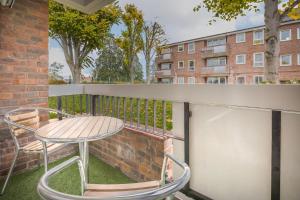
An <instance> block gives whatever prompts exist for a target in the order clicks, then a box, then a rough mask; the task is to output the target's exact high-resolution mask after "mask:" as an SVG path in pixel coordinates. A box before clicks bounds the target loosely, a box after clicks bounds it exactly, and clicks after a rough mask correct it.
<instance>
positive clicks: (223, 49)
mask: <svg viewBox="0 0 300 200" xmlns="http://www.w3.org/2000/svg"><path fill="white" fill-rule="evenodd" d="M227 55H228V45H220V46H214V47H205V48H203V49H202V51H201V57H202V58H203V59H205V58H212V57H220V56H227Z"/></svg>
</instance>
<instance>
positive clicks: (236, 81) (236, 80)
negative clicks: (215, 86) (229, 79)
mask: <svg viewBox="0 0 300 200" xmlns="http://www.w3.org/2000/svg"><path fill="white" fill-rule="evenodd" d="M239 78H244V84H240V83H238V79H239ZM235 83H236V84H237V85H246V75H239V76H236V77H235Z"/></svg>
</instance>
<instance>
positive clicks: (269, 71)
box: [265, 0, 280, 83]
mask: <svg viewBox="0 0 300 200" xmlns="http://www.w3.org/2000/svg"><path fill="white" fill-rule="evenodd" d="M265 26H266V29H265V42H266V51H265V61H266V63H265V80H266V81H267V82H269V83H278V68H279V50H280V44H279V39H278V37H279V26H280V13H279V11H278V0H265Z"/></svg>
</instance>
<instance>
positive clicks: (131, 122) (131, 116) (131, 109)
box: [130, 97, 133, 127]
mask: <svg viewBox="0 0 300 200" xmlns="http://www.w3.org/2000/svg"><path fill="white" fill-rule="evenodd" d="M132 118H133V98H132V97H130V127H132V125H133V119H132Z"/></svg>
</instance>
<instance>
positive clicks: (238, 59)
mask: <svg viewBox="0 0 300 200" xmlns="http://www.w3.org/2000/svg"><path fill="white" fill-rule="evenodd" d="M235 64H238V65H243V64H246V54H240V55H236V57H235Z"/></svg>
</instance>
